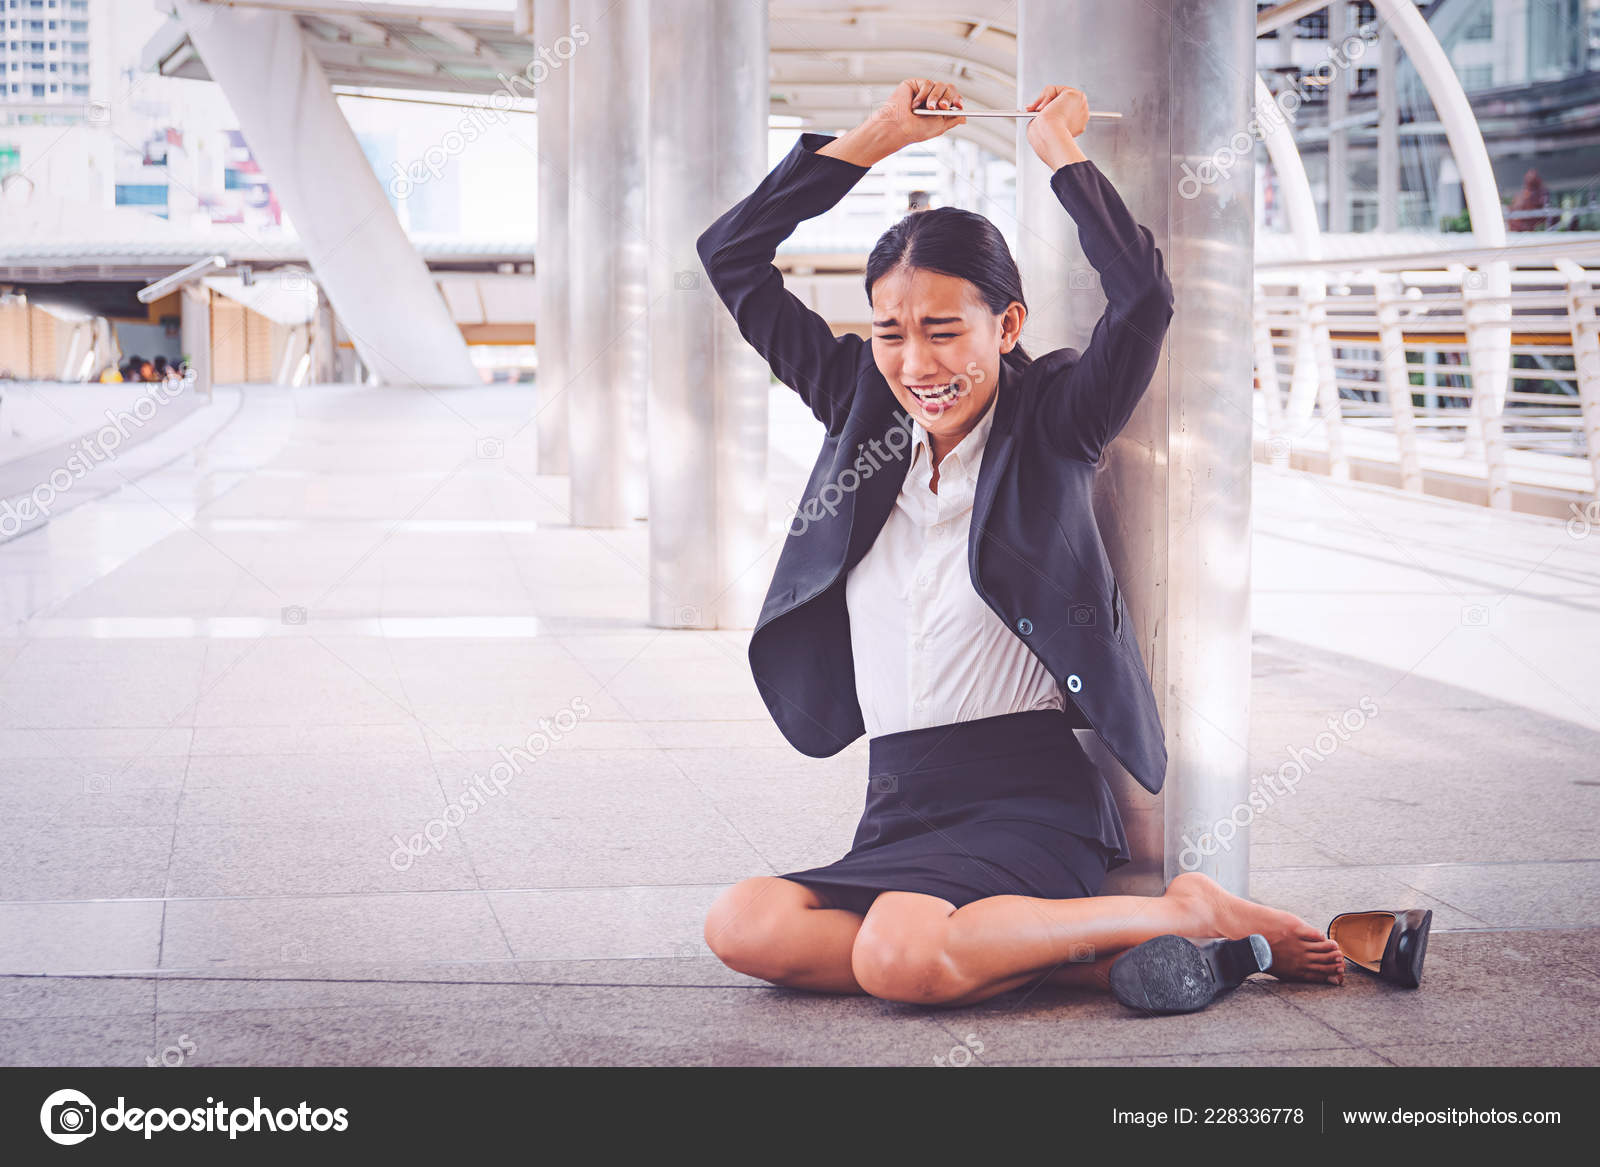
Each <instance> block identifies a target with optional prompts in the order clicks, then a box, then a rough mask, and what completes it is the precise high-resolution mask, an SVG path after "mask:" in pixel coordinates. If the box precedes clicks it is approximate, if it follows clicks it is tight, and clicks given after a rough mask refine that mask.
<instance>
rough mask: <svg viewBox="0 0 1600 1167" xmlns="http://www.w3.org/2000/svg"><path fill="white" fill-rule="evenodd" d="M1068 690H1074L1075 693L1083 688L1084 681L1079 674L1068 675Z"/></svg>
mask: <svg viewBox="0 0 1600 1167" xmlns="http://www.w3.org/2000/svg"><path fill="white" fill-rule="evenodd" d="M1067 688H1068V689H1070V690H1072V692H1074V693H1076V692H1077V691H1078V690H1079V689H1081V688H1083V681H1082V679H1080V678H1079V676H1078V674H1077V673H1069V674H1068V675H1067Z"/></svg>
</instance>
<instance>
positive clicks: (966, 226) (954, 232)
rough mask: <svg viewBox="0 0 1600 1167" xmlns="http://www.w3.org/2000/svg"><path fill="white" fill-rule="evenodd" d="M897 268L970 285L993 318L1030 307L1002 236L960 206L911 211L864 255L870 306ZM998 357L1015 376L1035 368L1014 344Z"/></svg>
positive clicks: (991, 226) (879, 238)
mask: <svg viewBox="0 0 1600 1167" xmlns="http://www.w3.org/2000/svg"><path fill="white" fill-rule="evenodd" d="M900 266H905V267H912V268H921V269H922V270H924V271H933V272H939V273H940V274H941V275H947V276H955V277H956V278H957V279H963V280H966V281H968V282H969V283H971V284H972V285H973V286H974V287H976V288H977V289H978V295H979V296H980V297H981V298H982V300H983V302H984V304H985V305H987V306H988V309H989V311H990V312H993V313H994V314H995V315H996V316H998V315H1000V313H1002V312H1004V311H1005V310H1006V308H1007V306H1008V305H1010V304H1011V302H1012V301H1013V300H1015V301H1016V302H1017V303H1019V304H1021V305H1022V306H1023V308H1027V306H1028V302H1027V301H1026V300H1024V299H1023V298H1022V276H1021V274H1020V273H1019V272H1018V271H1017V262H1016V260H1014V259H1012V258H1011V249H1010V248H1009V247H1007V246H1006V240H1005V236H1003V235H1001V234H1000V229H999V228H998V227H996V226H995V225H994V224H993V223H991V222H989V220H988V219H986V218H984V217H983V216H982V215H980V214H977V213H976V212H975V211H963V210H961V209H960V208H959V207H935V208H933V209H931V210H927V211H913V212H912V213H911V214H909V215H907V216H906V217H905V218H903V219H901V220H900V221H899V222H898V223H896V224H895V225H894V226H893V227H890V228H889V229H888V230H887V231H885V232H884V233H883V234H882V235H881V236H879V237H878V242H877V243H876V244H874V245H873V248H872V254H871V255H869V256H868V257H867V301H868V302H869V303H870V302H871V301H872V288H873V285H874V284H876V283H877V282H878V281H879V280H880V279H882V278H883V277H884V276H885V275H887V274H888V273H889V272H891V271H893V270H894V269H895V268H896V267H900ZM1000 359H1001V360H1003V361H1005V362H1006V363H1007V364H1009V365H1010V366H1011V367H1012V369H1013V370H1014V371H1016V372H1019V373H1020V372H1021V371H1022V370H1023V369H1026V368H1027V367H1028V366H1029V365H1031V364H1033V358H1032V357H1030V356H1029V355H1028V354H1027V353H1026V352H1024V351H1023V348H1022V346H1021V345H1020V344H1016V345H1012V346H1011V351H1010V352H1006V353H1002V354H1001V355H1000Z"/></svg>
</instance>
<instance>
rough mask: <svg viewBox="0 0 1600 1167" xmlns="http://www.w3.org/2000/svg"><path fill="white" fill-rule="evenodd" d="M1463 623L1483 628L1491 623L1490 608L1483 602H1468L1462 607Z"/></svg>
mask: <svg viewBox="0 0 1600 1167" xmlns="http://www.w3.org/2000/svg"><path fill="white" fill-rule="evenodd" d="M1461 623H1463V624H1465V625H1467V626H1469V627H1472V628H1482V627H1484V626H1485V625H1487V624H1488V623H1489V609H1488V608H1485V607H1484V606H1483V605H1482V604H1466V605H1464V606H1463V607H1462V609H1461Z"/></svg>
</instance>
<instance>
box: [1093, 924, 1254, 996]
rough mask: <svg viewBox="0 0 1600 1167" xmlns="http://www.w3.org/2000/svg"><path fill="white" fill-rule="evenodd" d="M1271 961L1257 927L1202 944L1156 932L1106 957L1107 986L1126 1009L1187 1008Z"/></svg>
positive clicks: (1231, 986) (1223, 989) (1232, 985)
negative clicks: (1232, 937) (1108, 963)
mask: <svg viewBox="0 0 1600 1167" xmlns="http://www.w3.org/2000/svg"><path fill="white" fill-rule="evenodd" d="M1271 965H1272V948H1271V946H1270V945H1268V944H1267V938H1266V937H1265V936H1263V935H1261V933H1259V932H1255V933H1252V934H1251V935H1249V936H1246V937H1244V938H1243V939H1242V940H1209V941H1207V942H1206V943H1204V944H1195V943H1193V942H1191V941H1189V940H1185V939H1184V938H1183V937H1182V936H1171V935H1168V936H1157V937H1155V938H1153V939H1151V940H1146V941H1145V942H1144V943H1143V944H1140V945H1137V946H1135V947H1133V948H1130V949H1128V951H1126V952H1124V953H1123V954H1122V955H1121V956H1119V957H1117V959H1116V960H1115V961H1113V962H1112V964H1111V991H1112V993H1113V994H1115V995H1116V998H1117V1000H1119V1001H1121V1002H1122V1003H1123V1004H1124V1005H1126V1006H1128V1007H1129V1008H1130V1009H1143V1010H1145V1011H1146V1012H1149V1013H1193V1012H1194V1011H1195V1010H1197V1009H1204V1008H1205V1007H1206V1006H1207V1005H1209V1004H1211V1002H1212V1001H1213V1000H1214V999H1215V998H1216V997H1217V996H1218V995H1220V994H1222V993H1225V992H1227V991H1229V990H1230V989H1236V988H1238V987H1239V985H1240V984H1241V983H1243V981H1244V980H1245V978H1246V977H1249V976H1252V975H1254V974H1255V973H1258V972H1266V971H1267V969H1268V968H1269V967H1271Z"/></svg>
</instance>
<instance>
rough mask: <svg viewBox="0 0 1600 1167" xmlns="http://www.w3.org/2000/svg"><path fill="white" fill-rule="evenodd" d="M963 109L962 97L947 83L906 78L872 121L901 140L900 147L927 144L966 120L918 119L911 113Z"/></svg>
mask: <svg viewBox="0 0 1600 1167" xmlns="http://www.w3.org/2000/svg"><path fill="white" fill-rule="evenodd" d="M919 108H920V109H963V108H965V107H964V106H963V105H962V103H961V94H960V93H958V92H957V91H956V87H955V86H954V85H952V84H950V83H949V82H948V81H931V80H929V79H928V78H926V77H907V78H906V79H905V80H904V81H902V82H900V84H899V85H897V86H895V91H894V92H893V93H891V94H890V95H889V100H888V101H886V102H884V103H883V104H882V105H881V106H879V107H878V112H877V113H876V114H875V115H874V116H875V117H878V118H881V119H882V120H883V121H884V122H885V123H886V124H887V125H888V126H890V127H892V132H893V133H894V134H895V135H897V136H898V137H900V138H903V139H904V140H903V141H902V142H901V145H902V146H909V145H911V144H912V143H913V142H926V141H927V140H928V139H929V138H937V137H938V136H939V135H940V134H942V133H944V132H945V131H946V130H948V129H950V128H951V127H952V126H964V125H966V124H967V119H966V118H951V117H937V118H931V117H920V116H918V115H917V114H914V113H912V112H911V111H912V110H914V109H919Z"/></svg>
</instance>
